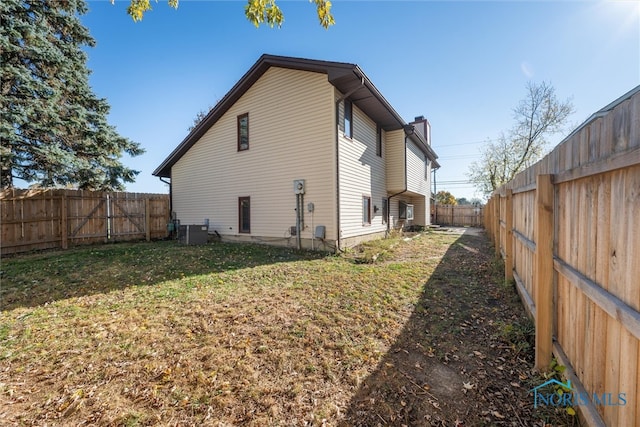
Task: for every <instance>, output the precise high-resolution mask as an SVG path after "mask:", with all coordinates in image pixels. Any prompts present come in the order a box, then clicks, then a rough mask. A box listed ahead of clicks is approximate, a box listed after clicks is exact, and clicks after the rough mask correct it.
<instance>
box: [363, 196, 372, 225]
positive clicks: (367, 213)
mask: <svg viewBox="0 0 640 427" xmlns="http://www.w3.org/2000/svg"><path fill="white" fill-rule="evenodd" d="M362 225H371V197H369V196H362Z"/></svg>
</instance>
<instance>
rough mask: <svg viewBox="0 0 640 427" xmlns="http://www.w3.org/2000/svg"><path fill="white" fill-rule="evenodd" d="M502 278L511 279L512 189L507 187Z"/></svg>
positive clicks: (507, 280)
mask: <svg viewBox="0 0 640 427" xmlns="http://www.w3.org/2000/svg"><path fill="white" fill-rule="evenodd" d="M504 215H505V218H504V224H505V239H504V280H505V281H506V282H509V281H511V280H513V190H512V189H510V188H509V189H507V198H506V209H505V212H504Z"/></svg>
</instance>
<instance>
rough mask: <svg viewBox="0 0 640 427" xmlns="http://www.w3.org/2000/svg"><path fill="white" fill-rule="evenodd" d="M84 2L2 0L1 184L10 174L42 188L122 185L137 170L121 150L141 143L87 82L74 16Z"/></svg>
mask: <svg viewBox="0 0 640 427" xmlns="http://www.w3.org/2000/svg"><path fill="white" fill-rule="evenodd" d="M86 11H87V7H86V4H85V2H84V0H2V1H1V2H0V16H1V19H2V26H1V27H0V140H1V143H2V144H1V145H0V187H2V188H6V187H11V186H13V180H14V178H19V179H23V180H25V181H27V182H32V183H38V184H40V185H41V186H44V187H51V186H56V185H62V186H66V185H74V186H77V187H79V188H83V189H91V190H109V189H113V190H121V189H123V188H124V185H123V184H124V183H125V182H133V181H134V179H135V176H136V175H137V174H138V171H134V170H132V169H129V168H127V167H126V166H124V165H123V164H122V163H121V161H120V159H121V156H122V154H123V153H128V154H129V155H131V156H136V155H139V154H142V153H143V152H144V150H143V149H142V148H141V147H140V146H139V144H137V143H135V142H132V141H130V140H129V139H127V138H124V137H122V136H120V135H119V134H118V133H117V132H116V129H115V128H114V127H113V126H111V125H109V124H108V123H107V115H108V113H109V105H108V104H107V101H106V100H105V99H101V98H98V97H96V95H95V94H94V93H93V92H92V90H91V88H90V87H89V73H90V71H89V69H88V68H87V66H86V62H87V55H86V53H85V52H84V51H83V50H82V48H83V47H85V46H94V45H95V41H94V39H93V38H92V37H91V35H90V34H89V31H88V30H87V28H85V27H84V26H83V25H82V23H81V22H80V19H79V18H78V16H79V15H81V14H84V13H86Z"/></svg>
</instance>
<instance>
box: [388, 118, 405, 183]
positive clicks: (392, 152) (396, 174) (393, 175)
mask: <svg viewBox="0 0 640 427" xmlns="http://www.w3.org/2000/svg"><path fill="white" fill-rule="evenodd" d="M386 136H387V140H386V144H385V149H386V150H385V151H386V168H385V169H386V182H387V192H388V193H389V194H390V195H391V194H395V193H398V192H400V191H404V190H405V170H404V168H405V163H404V158H405V157H404V130H402V129H400V130H394V131H391V132H387V135H386Z"/></svg>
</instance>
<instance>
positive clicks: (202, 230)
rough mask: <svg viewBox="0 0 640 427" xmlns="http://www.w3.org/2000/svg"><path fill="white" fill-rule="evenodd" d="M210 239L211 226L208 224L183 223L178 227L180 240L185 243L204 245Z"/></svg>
mask: <svg viewBox="0 0 640 427" xmlns="http://www.w3.org/2000/svg"><path fill="white" fill-rule="evenodd" d="M208 240H209V227H208V226H206V225H181V226H180V227H179V228H178V241H179V242H180V243H183V244H185V245H204V244H206V243H207V242H208Z"/></svg>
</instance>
